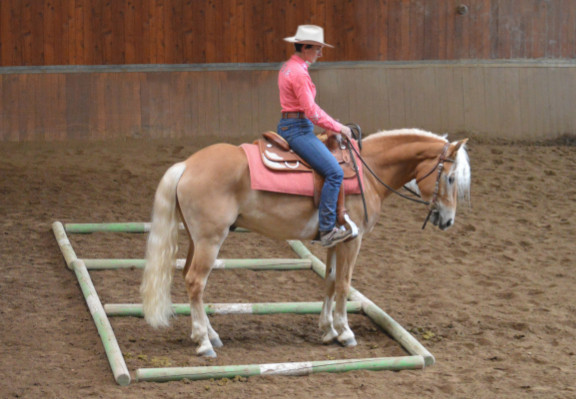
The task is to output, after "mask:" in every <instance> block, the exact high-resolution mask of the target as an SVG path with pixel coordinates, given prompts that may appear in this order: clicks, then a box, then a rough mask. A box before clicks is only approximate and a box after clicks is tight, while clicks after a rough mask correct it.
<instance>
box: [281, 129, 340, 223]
mask: <svg viewBox="0 0 576 399" xmlns="http://www.w3.org/2000/svg"><path fill="white" fill-rule="evenodd" d="M278 134H279V135H281V136H282V137H283V138H284V139H285V140H286V141H287V142H288V144H290V147H291V148H292V149H293V150H294V152H295V153H296V154H298V155H300V157H302V159H303V160H304V161H306V163H308V165H310V166H311V167H312V168H313V169H314V170H315V171H316V172H318V173H319V174H320V175H321V176H322V177H324V186H323V187H322V193H321V194H320V204H319V206H318V219H319V220H318V221H319V230H320V231H321V232H324V231H331V230H332V229H333V228H334V226H335V225H336V206H337V203H338V193H339V192H340V186H341V185H342V179H344V172H342V168H341V167H340V165H338V161H336V158H334V156H333V155H332V154H331V153H330V151H329V150H328V148H326V145H325V144H324V143H322V142H321V141H320V140H319V139H318V137H316V135H315V134H314V125H313V124H312V122H310V121H309V120H308V119H281V120H280V122H279V123H278Z"/></svg>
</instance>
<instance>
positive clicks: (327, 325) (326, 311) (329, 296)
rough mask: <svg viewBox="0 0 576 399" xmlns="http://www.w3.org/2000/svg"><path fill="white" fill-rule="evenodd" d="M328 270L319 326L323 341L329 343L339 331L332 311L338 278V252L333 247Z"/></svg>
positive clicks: (329, 256)
mask: <svg viewBox="0 0 576 399" xmlns="http://www.w3.org/2000/svg"><path fill="white" fill-rule="evenodd" d="M326 265H327V270H326V296H325V297H324V303H323V304H322V312H321V313H320V322H319V323H318V326H319V327H320V330H321V331H322V332H323V335H322V342H323V343H325V344H329V343H331V342H333V341H334V340H335V339H336V337H338V332H337V331H336V330H335V329H334V325H333V322H334V319H333V317H332V311H333V307H334V284H335V279H336V254H335V252H334V249H333V248H330V249H328V256H327V262H326Z"/></svg>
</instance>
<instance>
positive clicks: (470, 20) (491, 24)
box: [0, 0, 576, 66]
mask: <svg viewBox="0 0 576 399" xmlns="http://www.w3.org/2000/svg"><path fill="white" fill-rule="evenodd" d="M462 3H464V4H466V5H467V6H468V13H467V14H465V15H459V14H458V13H457V12H456V9H457V7H458V6H459V5H460V4H462ZM304 23H313V24H318V25H322V26H324V28H325V30H326V41H327V42H329V43H333V44H335V45H336V49H329V50H327V51H326V52H325V55H324V60H325V61H410V60H456V59H514V58H527V59H531V58H575V57H576V2H574V1H573V0H546V1H545V0H522V1H517V0H468V1H462V0H202V1H200V0H114V1H110V0H2V1H0V66H34V65H127V64H197V63H199V64H202V63H266V62H280V61H282V60H284V59H286V58H287V57H288V56H289V54H290V53H291V51H292V48H291V46H290V45H289V44H287V43H285V42H283V41H282V38H284V37H286V36H291V35H293V34H294V32H295V30H296V27H297V26H298V25H299V24H304Z"/></svg>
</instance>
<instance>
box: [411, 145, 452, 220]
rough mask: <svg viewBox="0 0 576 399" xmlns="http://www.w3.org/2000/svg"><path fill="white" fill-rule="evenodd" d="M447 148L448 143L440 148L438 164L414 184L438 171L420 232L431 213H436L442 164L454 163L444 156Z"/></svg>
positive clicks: (442, 169)
mask: <svg viewBox="0 0 576 399" xmlns="http://www.w3.org/2000/svg"><path fill="white" fill-rule="evenodd" d="M448 148H450V143H446V144H444V147H443V148H442V152H441V153H440V156H439V157H438V162H436V165H435V166H434V167H433V168H432V169H431V170H430V172H428V173H426V174H425V175H424V176H422V177H421V178H419V179H417V180H416V183H420V182H421V181H422V180H424V179H426V178H427V177H428V176H430V175H431V174H432V173H434V171H435V170H438V174H437V175H436V182H435V183H434V193H432V201H430V202H429V203H428V205H429V208H428V215H426V219H424V224H423V225H422V230H424V229H425V228H426V224H427V223H428V220H430V216H432V213H434V212H438V193H439V192H440V177H441V176H442V172H443V171H444V163H445V162H452V163H454V160H453V159H451V158H447V157H446V154H447V153H448Z"/></svg>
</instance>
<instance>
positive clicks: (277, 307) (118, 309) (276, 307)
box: [104, 302, 362, 317]
mask: <svg viewBox="0 0 576 399" xmlns="http://www.w3.org/2000/svg"><path fill="white" fill-rule="evenodd" d="M204 309H205V310H206V314H208V315H222V314H253V315H265V314H279V313H294V314H319V313H320V312H321V310H322V302H273V303H213V304H206V305H204ZM104 310H105V311H106V314H107V315H108V316H111V317H112V316H135V317H143V316H144V314H143V312H142V305H141V304H123V303H110V304H106V305H104ZM346 310H347V312H348V313H360V312H362V303H361V302H348V303H347V304H346ZM172 311H173V312H174V314H176V315H181V316H189V315H190V305H189V304H187V303H179V304H173V305H172Z"/></svg>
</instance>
